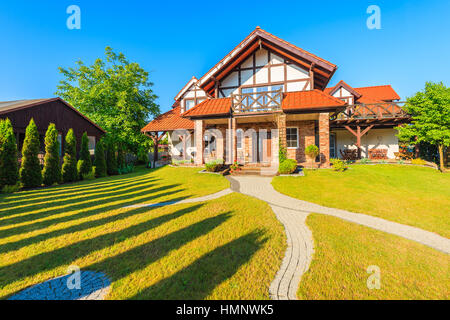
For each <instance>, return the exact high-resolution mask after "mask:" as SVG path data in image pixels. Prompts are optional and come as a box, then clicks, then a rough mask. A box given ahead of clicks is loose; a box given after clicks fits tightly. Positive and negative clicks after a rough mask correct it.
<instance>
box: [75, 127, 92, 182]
mask: <svg viewBox="0 0 450 320" xmlns="http://www.w3.org/2000/svg"><path fill="white" fill-rule="evenodd" d="M77 168H78V175H79V176H80V179H83V175H87V174H89V173H91V171H92V161H91V153H90V152H89V139H88V136H87V133H86V132H85V133H83V136H82V137H81V147H80V160H78V164H77Z"/></svg>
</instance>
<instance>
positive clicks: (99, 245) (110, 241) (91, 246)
mask: <svg viewBox="0 0 450 320" xmlns="http://www.w3.org/2000/svg"><path fill="white" fill-rule="evenodd" d="M201 206H202V204H197V205H193V206H190V207H187V208H184V209H180V210H177V211H175V212H173V213H171V214H166V215H164V216H160V217H157V218H154V219H151V220H148V221H145V222H143V223H140V224H137V225H134V226H131V227H128V228H125V229H122V230H118V231H115V232H111V233H107V234H104V235H100V236H97V237H94V238H90V239H86V240H82V241H79V242H76V243H73V244H70V245H68V246H65V247H63V248H59V249H56V250H53V251H50V252H44V253H40V254H38V255H35V256H33V257H31V258H29V259H25V260H21V261H19V262H16V263H13V264H10V265H7V266H4V267H2V268H0V287H3V286H6V285H8V284H10V283H12V282H14V281H17V279H22V278H25V277H30V276H33V275H36V274H39V273H42V272H45V271H47V270H51V269H54V268H56V267H59V266H62V265H66V264H69V263H72V262H73V261H74V260H77V259H80V258H82V257H84V256H86V255H88V254H90V253H92V252H94V251H97V250H101V249H104V248H107V247H109V246H112V245H115V244H117V243H120V242H123V241H126V240H127V239H129V238H130V237H134V236H137V235H139V234H141V233H144V232H147V231H149V230H151V229H154V228H156V227H158V226H160V225H162V224H164V223H166V222H168V221H170V220H173V219H176V218H179V217H181V216H183V215H185V214H188V213H190V212H193V211H195V210H197V209H198V208H200V207H201ZM131 211H133V212H134V213H133V214H142V213H148V212H149V211H151V209H150V210H149V208H138V209H134V210H131ZM128 214H131V212H128Z"/></svg>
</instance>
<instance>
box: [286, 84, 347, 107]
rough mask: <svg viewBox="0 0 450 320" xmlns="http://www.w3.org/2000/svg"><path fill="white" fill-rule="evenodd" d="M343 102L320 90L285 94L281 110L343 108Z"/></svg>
mask: <svg viewBox="0 0 450 320" xmlns="http://www.w3.org/2000/svg"><path fill="white" fill-rule="evenodd" d="M344 105H345V102H344V101H342V100H340V99H337V98H335V97H332V96H330V95H328V94H326V93H324V92H322V91H320V90H317V89H314V90H310V91H297V92H287V93H285V98H284V99H283V101H282V103H281V107H282V109H283V110H302V109H303V110H305V109H320V108H324V107H337V106H344Z"/></svg>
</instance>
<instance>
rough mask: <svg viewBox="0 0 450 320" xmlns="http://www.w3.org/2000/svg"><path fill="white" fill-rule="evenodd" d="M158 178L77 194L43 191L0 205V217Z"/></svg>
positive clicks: (107, 193)
mask: <svg viewBox="0 0 450 320" xmlns="http://www.w3.org/2000/svg"><path fill="white" fill-rule="evenodd" d="M157 180H159V179H149V178H147V179H143V180H138V181H133V182H129V183H117V184H114V185H112V186H111V185H109V186H108V187H107V188H104V189H99V188H98V187H93V190H89V191H86V192H83V193H82V194H79V193H77V192H80V191H76V192H71V191H69V190H67V191H66V192H64V193H63V194H58V195H50V194H46V193H44V194H43V195H42V197H39V198H32V197H30V198H32V199H30V200H23V201H20V203H16V202H15V201H13V204H9V203H6V204H2V205H1V206H0V217H1V218H5V217H8V216H11V215H16V214H20V213H24V212H27V211H30V209H31V210H33V211H34V210H38V209H43V208H45V207H46V206H48V205H49V204H48V201H52V203H51V205H52V206H58V205H64V204H70V203H71V202H72V201H73V200H78V201H81V200H82V199H83V200H84V199H86V200H88V199H92V197H99V196H100V195H109V194H114V193H120V192H122V190H124V188H128V189H130V190H132V187H133V186H146V185H150V182H155V181H157ZM5 209H6V210H8V211H6V212H5V211H3V212H2V210H5ZM6 220H7V219H2V220H0V223H2V222H3V221H6Z"/></svg>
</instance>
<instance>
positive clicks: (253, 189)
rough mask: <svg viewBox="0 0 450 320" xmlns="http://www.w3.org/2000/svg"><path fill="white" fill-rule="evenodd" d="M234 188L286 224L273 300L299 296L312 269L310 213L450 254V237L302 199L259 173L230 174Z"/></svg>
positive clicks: (271, 287) (272, 295) (274, 283)
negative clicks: (283, 252) (285, 243)
mask: <svg viewBox="0 0 450 320" xmlns="http://www.w3.org/2000/svg"><path fill="white" fill-rule="evenodd" d="M228 179H229V180H230V182H231V189H232V190H233V191H236V192H241V193H243V194H246V195H249V196H253V197H255V198H257V199H260V200H263V201H265V202H267V203H268V204H269V205H270V206H271V208H272V210H273V211H274V212H275V214H276V216H277V218H278V219H279V220H280V221H281V223H283V225H284V227H285V230H286V235H287V241H288V248H287V251H286V255H285V257H284V259H283V262H282V265H281V269H280V270H279V271H278V273H277V275H276V277H275V280H274V281H273V282H272V284H271V286H270V289H269V293H270V296H271V298H272V299H296V298H297V295H296V292H297V288H298V284H299V282H300V278H301V276H302V275H303V273H304V272H305V271H306V270H308V268H309V264H310V262H311V259H312V253H313V239H312V234H311V231H310V230H309V229H308V228H307V226H306V224H305V220H306V217H307V216H308V214H309V213H320V214H326V215H331V216H335V217H338V218H341V219H344V220H347V221H350V222H354V223H357V224H360V225H364V226H367V227H370V228H373V229H377V230H380V231H384V232H387V233H391V234H394V235H397V236H400V237H403V238H406V239H409V240H413V241H416V242H419V243H421V244H424V245H426V246H429V247H432V248H434V249H437V250H439V251H442V252H444V253H447V254H450V239H447V238H444V237H442V236H439V235H437V234H435V233H433V232H430V231H425V230H422V229H419V228H415V227H411V226H407V225H403V224H400V223H396V222H392V221H387V220H384V219H381V218H377V217H372V216H368V215H365V214H361V213H353V212H350V211H346V210H340V209H334V208H328V207H324V206H321V205H318V204H314V203H311V202H307V201H303V200H298V199H294V198H291V197H289V196H286V195H284V194H281V193H279V192H278V191H276V190H275V189H274V188H273V186H272V184H271V181H272V178H269V177H259V176H234V177H228Z"/></svg>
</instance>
